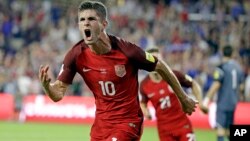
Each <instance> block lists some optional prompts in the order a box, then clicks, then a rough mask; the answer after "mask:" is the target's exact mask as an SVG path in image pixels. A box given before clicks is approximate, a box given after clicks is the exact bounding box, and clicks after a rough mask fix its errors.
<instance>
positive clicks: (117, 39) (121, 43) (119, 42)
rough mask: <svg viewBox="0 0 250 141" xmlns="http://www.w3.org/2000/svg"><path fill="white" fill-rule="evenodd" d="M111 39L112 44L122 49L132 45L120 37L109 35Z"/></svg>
mask: <svg viewBox="0 0 250 141" xmlns="http://www.w3.org/2000/svg"><path fill="white" fill-rule="evenodd" d="M109 38H110V40H111V43H112V44H117V45H118V47H119V48H121V47H127V46H128V45H129V44H132V43H130V42H129V41H127V40H125V39H123V38H121V37H119V36H114V35H112V34H109Z"/></svg>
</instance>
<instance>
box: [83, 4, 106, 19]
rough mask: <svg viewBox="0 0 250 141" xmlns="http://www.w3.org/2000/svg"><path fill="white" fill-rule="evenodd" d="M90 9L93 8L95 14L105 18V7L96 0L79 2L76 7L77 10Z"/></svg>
mask: <svg viewBox="0 0 250 141" xmlns="http://www.w3.org/2000/svg"><path fill="white" fill-rule="evenodd" d="M88 9H92V10H95V11H96V13H97V15H98V16H99V17H100V18H101V19H102V20H106V19H107V7H106V6H105V5H104V4H103V3H101V2H98V1H84V2H82V3H81V4H80V6H79V8H78V12H81V11H84V10H88Z"/></svg>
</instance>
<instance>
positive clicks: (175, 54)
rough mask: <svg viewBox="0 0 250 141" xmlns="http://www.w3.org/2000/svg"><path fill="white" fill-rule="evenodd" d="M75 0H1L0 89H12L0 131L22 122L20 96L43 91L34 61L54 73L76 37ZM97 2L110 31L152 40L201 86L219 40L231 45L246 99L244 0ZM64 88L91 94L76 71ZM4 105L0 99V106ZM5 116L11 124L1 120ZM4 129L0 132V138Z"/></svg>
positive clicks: (248, 28)
mask: <svg viewBox="0 0 250 141" xmlns="http://www.w3.org/2000/svg"><path fill="white" fill-rule="evenodd" d="M81 1H82V0H72V1H68V0H38V1H32V0H2V1H0V27H1V32H0V95H11V96H12V97H13V98H14V105H13V110H15V114H14V116H11V117H9V118H7V119H6V118H5V119H4V120H3V121H4V122H3V123H1V124H0V125H3V126H2V127H6V130H5V131H9V130H8V129H10V131H12V130H13V131H15V129H14V128H16V129H18V128H19V125H20V126H25V125H22V124H17V123H18V122H15V121H18V119H19V115H18V112H19V111H20V110H21V109H22V105H23V103H22V100H23V98H24V97H26V96H30V95H44V94H43V91H42V89H41V86H40V84H39V81H38V78H37V74H38V69H39V66H40V65H41V64H50V70H51V71H50V74H51V76H52V77H53V79H55V78H56V74H57V73H58V71H59V69H60V63H61V61H62V59H63V57H64V53H65V51H66V50H68V49H69V48H70V47H71V46H72V45H73V44H74V43H76V42H77V41H79V40H80V39H81V35H80V33H79V31H78V26H77V7H78V5H79V3H80V2H81ZM102 2H104V3H105V4H106V5H107V6H108V10H109V16H110V20H109V27H108V32H109V33H111V34H114V35H118V36H120V37H122V38H125V39H127V40H129V41H131V42H133V43H135V44H137V45H139V46H141V47H142V48H143V49H146V48H150V47H158V48H159V49H160V51H161V53H162V55H163V59H164V60H165V61H166V62H168V64H170V66H171V67H172V68H174V69H177V70H180V71H183V72H185V73H188V74H189V75H191V76H192V77H193V78H194V79H196V80H197V81H198V82H199V83H200V84H201V86H202V88H203V91H204V94H205V92H206V91H207V90H208V88H209V86H210V84H211V82H212V77H211V73H212V71H213V69H214V67H215V66H216V65H218V64H219V63H220V60H221V54H220V50H221V47H222V46H224V45H226V44H230V45H232V46H233V47H234V49H235V50H236V52H235V54H234V58H235V59H236V60H237V61H238V62H239V63H240V64H241V66H242V68H243V70H244V71H245V78H246V79H245V92H244V94H245V97H246V98H245V99H244V100H242V103H248V102H249V101H250V88H249V87H250V59H249V58H250V1H249V0H103V1H102ZM144 76H145V72H140V76H139V79H142V78H143V77H144ZM67 95H68V96H82V97H91V96H92V94H91V93H90V92H89V90H88V88H87V87H86V86H85V85H84V83H83V82H82V80H81V78H80V77H79V76H77V77H76V78H75V80H74V83H73V85H72V86H71V87H70V89H69V90H68V92H67ZM248 106H249V105H248ZM5 109H6V105H4V102H2V101H1V103H0V111H1V110H2V111H3V110H5ZM6 120H7V121H11V122H10V123H12V122H13V123H16V124H10V125H9V124H8V125H9V126H5V121H6ZM65 126H66V125H65ZM12 127H13V128H12ZM32 128H33V127H32ZM34 128H35V127H34ZM47 129H48V130H49V129H50V127H49V126H48V127H47ZM0 130H4V129H3V128H1V129H0ZM31 130H32V129H31ZM210 130H212V129H210ZM17 132H19V131H17ZM28 132H29V130H28ZM52 132H53V131H52ZM65 132H67V131H65ZM78 132H79V131H78ZM80 132H81V131H80ZM85 132H86V131H85ZM87 132H88V131H87ZM2 133H4V132H2ZM21 133H22V132H21ZM207 133H208V132H207ZM42 134H43V133H42ZM42 134H41V135H42ZM147 134H150V132H149V133H148V132H147ZM13 135H15V132H14V133H13ZM35 135H36V133H35ZM35 135H29V134H27V135H26V136H31V137H32V136H35ZM154 135H156V134H154ZM204 135H205V136H206V134H204ZM6 136H7V137H8V135H7V134H0V139H1V138H3V139H4V137H6ZM152 136H153V135H152ZM8 139H9V140H10V138H8ZM30 140H31V139H30ZM37 140H38V139H37ZM210 141H211V140H210Z"/></svg>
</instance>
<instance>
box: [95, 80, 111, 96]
mask: <svg viewBox="0 0 250 141" xmlns="http://www.w3.org/2000/svg"><path fill="white" fill-rule="evenodd" d="M98 83H99V84H100V85H101V89H102V94H103V95H110V96H113V95H115V85H114V83H113V82H111V81H99V82H98Z"/></svg>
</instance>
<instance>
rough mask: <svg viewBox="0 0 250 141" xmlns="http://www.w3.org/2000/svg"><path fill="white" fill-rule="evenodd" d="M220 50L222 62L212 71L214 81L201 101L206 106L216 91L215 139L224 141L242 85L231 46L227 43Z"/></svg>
mask: <svg viewBox="0 0 250 141" xmlns="http://www.w3.org/2000/svg"><path fill="white" fill-rule="evenodd" d="M222 50H223V58H222V63H221V64H220V65H219V66H218V67H217V68H216V70H215V71H214V74H213V78H214V82H213V83H212V85H211V87H210V88H209V90H208V92H207V94H206V97H205V99H204V101H203V103H204V105H205V106H206V107H208V103H209V102H210V100H211V99H212V98H213V97H214V95H215V94H216V93H217V100H216V105H217V106H216V108H217V109H216V130H217V141H224V137H226V136H227V137H228V138H229V127H230V125H231V124H233V123H234V112H235V109H236V105H237V103H238V101H239V97H240V90H241V89H243V87H244V86H243V85H244V84H243V82H244V74H243V71H242V68H241V67H240V65H239V63H237V62H236V61H235V60H234V59H233V58H232V54H233V48H232V47H231V46H228V45H227V46H225V47H223V49H222ZM241 91H242V90H241Z"/></svg>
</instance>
